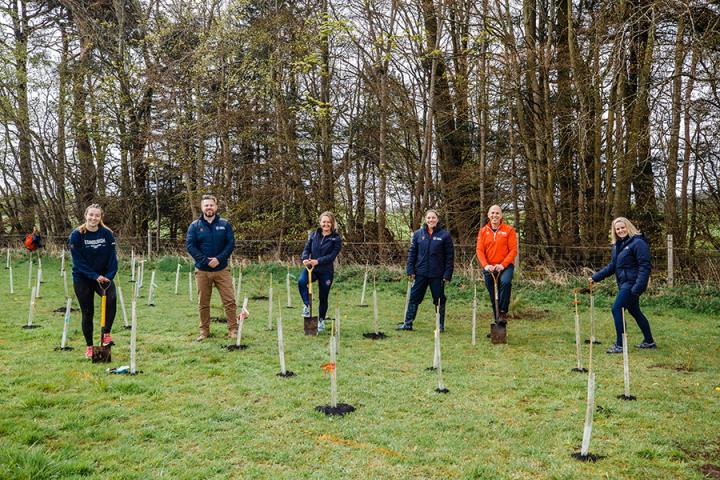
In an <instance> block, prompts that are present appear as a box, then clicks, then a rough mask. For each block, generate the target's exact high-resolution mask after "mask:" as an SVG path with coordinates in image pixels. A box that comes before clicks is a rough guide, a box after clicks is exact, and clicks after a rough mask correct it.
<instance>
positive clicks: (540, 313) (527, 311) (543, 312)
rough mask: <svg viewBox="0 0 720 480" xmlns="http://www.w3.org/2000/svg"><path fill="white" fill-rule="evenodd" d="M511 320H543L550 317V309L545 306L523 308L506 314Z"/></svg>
mask: <svg viewBox="0 0 720 480" xmlns="http://www.w3.org/2000/svg"><path fill="white" fill-rule="evenodd" d="M508 317H509V318H510V319H511V320H514V321H518V320H543V319H545V318H548V317H550V310H548V309H547V308H542V309H541V308H532V307H530V308H523V309H522V310H519V311H515V312H511V313H509V314H508Z"/></svg>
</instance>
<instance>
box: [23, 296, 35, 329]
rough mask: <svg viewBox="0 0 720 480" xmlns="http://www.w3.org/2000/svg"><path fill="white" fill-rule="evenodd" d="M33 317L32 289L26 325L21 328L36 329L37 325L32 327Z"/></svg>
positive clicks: (33, 299) (33, 301)
mask: <svg viewBox="0 0 720 480" xmlns="http://www.w3.org/2000/svg"><path fill="white" fill-rule="evenodd" d="M34 316H35V287H32V290H31V291H30V309H29V310H28V323H27V325H23V328H37V327H38V325H33V318H34Z"/></svg>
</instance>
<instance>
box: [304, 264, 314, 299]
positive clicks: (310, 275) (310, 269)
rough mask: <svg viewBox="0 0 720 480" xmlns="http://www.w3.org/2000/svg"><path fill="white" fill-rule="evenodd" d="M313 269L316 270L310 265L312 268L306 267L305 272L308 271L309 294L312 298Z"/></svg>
mask: <svg viewBox="0 0 720 480" xmlns="http://www.w3.org/2000/svg"><path fill="white" fill-rule="evenodd" d="M313 268H315V266H314V265H312V264H310V267H308V266H307V265H305V270H307V271H308V292H309V293H310V297H312V271H313Z"/></svg>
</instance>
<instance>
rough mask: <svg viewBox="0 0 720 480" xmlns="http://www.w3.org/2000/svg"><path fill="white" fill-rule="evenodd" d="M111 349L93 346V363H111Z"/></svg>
mask: <svg viewBox="0 0 720 480" xmlns="http://www.w3.org/2000/svg"><path fill="white" fill-rule="evenodd" d="M110 359H111V356H110V347H109V346H107V347H104V346H102V345H99V346H93V354H92V363H110Z"/></svg>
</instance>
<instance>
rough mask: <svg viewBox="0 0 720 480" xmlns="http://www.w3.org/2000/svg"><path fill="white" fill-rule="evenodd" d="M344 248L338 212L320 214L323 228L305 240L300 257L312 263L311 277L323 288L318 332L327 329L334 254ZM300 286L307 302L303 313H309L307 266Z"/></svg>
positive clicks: (307, 262)
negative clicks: (339, 231) (336, 220)
mask: <svg viewBox="0 0 720 480" xmlns="http://www.w3.org/2000/svg"><path fill="white" fill-rule="evenodd" d="M340 249H342V239H341V238H340V235H339V234H338V233H337V224H336V222H335V215H333V213H332V212H323V213H322V214H320V228H318V229H317V230H315V231H314V232H312V233H311V234H310V238H308V241H307V242H306V243H305V248H304V249H303V252H302V255H301V257H300V259H301V260H302V262H303V265H305V266H308V267H309V266H312V268H313V271H312V280H313V282H314V281H316V280H317V282H318V287H319V290H320V311H319V317H320V318H319V319H318V332H322V331H324V330H325V315H327V311H328V296H329V295H330V287H331V286H332V282H333V276H334V274H335V265H334V262H335V257H337V256H338V253H340ZM298 290H300V296H301V297H302V301H303V303H304V304H305V308H304V309H303V317H309V316H310V297H309V295H308V272H307V270H306V269H303V271H302V272H301V273H300V277H299V278H298Z"/></svg>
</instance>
